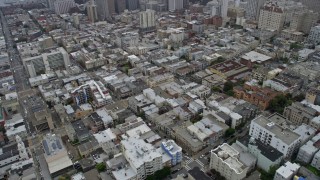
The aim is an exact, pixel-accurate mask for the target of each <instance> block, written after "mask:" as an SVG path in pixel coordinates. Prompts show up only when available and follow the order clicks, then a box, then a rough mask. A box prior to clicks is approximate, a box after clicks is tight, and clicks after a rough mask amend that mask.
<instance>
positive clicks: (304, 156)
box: [297, 141, 319, 164]
mask: <svg viewBox="0 0 320 180" xmlns="http://www.w3.org/2000/svg"><path fill="white" fill-rule="evenodd" d="M318 150H319V149H318V148H317V147H315V146H313V142H312V141H308V142H307V143H306V144H304V145H303V146H301V147H300V149H299V153H298V155H297V160H298V161H300V162H303V163H305V164H309V163H310V162H311V160H312V159H313V157H314V155H315V154H316V153H317V152H318Z"/></svg>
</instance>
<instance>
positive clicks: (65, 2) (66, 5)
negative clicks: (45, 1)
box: [53, 0, 76, 14]
mask: <svg viewBox="0 0 320 180" xmlns="http://www.w3.org/2000/svg"><path fill="white" fill-rule="evenodd" d="M53 5H54V12H55V13H56V14H65V13H67V12H69V10H70V8H73V7H75V6H76V3H75V2H74V0H56V1H55V2H54V3H53Z"/></svg>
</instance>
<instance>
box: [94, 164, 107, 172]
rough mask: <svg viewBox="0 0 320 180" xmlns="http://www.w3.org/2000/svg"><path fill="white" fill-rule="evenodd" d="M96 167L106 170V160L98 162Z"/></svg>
mask: <svg viewBox="0 0 320 180" xmlns="http://www.w3.org/2000/svg"><path fill="white" fill-rule="evenodd" d="M96 169H97V170H98V171H99V172H102V171H105V170H106V164H105V163H104V162H101V163H98V164H97V165H96Z"/></svg>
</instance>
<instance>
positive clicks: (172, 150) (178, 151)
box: [161, 140, 182, 166]
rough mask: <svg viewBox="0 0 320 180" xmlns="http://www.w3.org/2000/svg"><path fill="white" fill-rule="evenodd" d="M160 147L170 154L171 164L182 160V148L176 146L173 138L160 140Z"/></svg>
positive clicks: (173, 164)
mask: <svg viewBox="0 0 320 180" xmlns="http://www.w3.org/2000/svg"><path fill="white" fill-rule="evenodd" d="M161 148H162V149H163V151H164V152H166V153H167V154H168V155H169V156H170V158H171V165H172V166H175V165H177V164H179V163H181V162H182V148H181V147H180V146H178V145H177V144H176V143H175V142H174V140H167V141H163V142H161Z"/></svg>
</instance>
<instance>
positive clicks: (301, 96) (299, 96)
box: [293, 94, 305, 102]
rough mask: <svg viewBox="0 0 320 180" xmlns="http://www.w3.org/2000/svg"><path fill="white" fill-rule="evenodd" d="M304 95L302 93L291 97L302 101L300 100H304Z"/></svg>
mask: <svg viewBox="0 0 320 180" xmlns="http://www.w3.org/2000/svg"><path fill="white" fill-rule="evenodd" d="M304 97H305V96H304V95H303V94H299V95H298V96H296V97H294V98H293V99H294V100H295V101H299V102H300V101H302V100H304Z"/></svg>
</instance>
